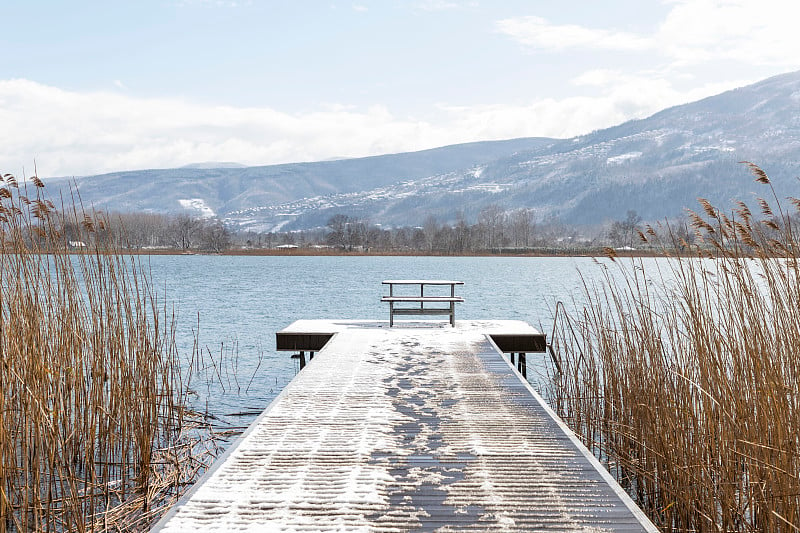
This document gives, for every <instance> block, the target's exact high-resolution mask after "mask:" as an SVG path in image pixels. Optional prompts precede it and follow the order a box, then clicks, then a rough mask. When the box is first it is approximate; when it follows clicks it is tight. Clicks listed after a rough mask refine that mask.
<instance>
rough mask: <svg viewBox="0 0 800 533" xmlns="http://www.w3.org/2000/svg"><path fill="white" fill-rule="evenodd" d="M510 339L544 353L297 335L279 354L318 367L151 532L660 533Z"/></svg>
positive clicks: (476, 332) (311, 330) (287, 334)
mask: <svg viewBox="0 0 800 533" xmlns="http://www.w3.org/2000/svg"><path fill="white" fill-rule="evenodd" d="M281 333H282V334H283V335H281ZM503 335H506V336H507V337H504V339H505V340H504V341H503V342H513V343H514V350H515V351H519V352H523V351H526V350H527V348H529V347H533V346H539V344H534V343H535V342H539V341H535V340H534V339H537V338H538V339H539V340H540V341H541V342H543V336H542V335H541V334H540V333H538V332H537V331H536V330H535V329H534V328H531V327H530V326H529V325H527V324H526V323H524V322H519V321H468V320H459V321H458V322H457V323H456V325H455V327H451V326H450V324H448V323H442V322H441V321H438V322H434V321H431V322H423V321H418V322H402V321H397V322H395V324H394V327H392V328H390V327H389V324H388V322H386V321H383V322H381V321H330V320H320V321H299V322H296V323H294V324H292V325H291V326H290V327H288V328H286V329H285V330H283V331H282V332H280V333H279V337H278V338H279V345H280V343H281V342H282V341H281V340H280V339H281V337H283V342H286V343H287V344H285V345H284V348H283V349H287V350H289V349H291V350H301V349H303V348H302V347H301V346H306V345H303V343H304V342H306V341H307V342H310V343H314V346H315V347H316V348H317V349H316V350H311V349H310V348H308V347H306V348H305V349H306V350H310V351H316V355H315V356H314V358H313V360H310V361H309V362H308V364H306V366H305V368H304V369H303V370H302V371H300V372H299V373H298V375H297V376H296V377H295V378H294V380H292V382H291V383H289V385H287V386H286V388H285V389H284V390H283V391H282V392H281V394H280V395H279V396H278V397H277V398H275V400H274V401H273V402H272V403H271V404H270V405H269V407H267V409H266V410H265V411H264V412H263V413H262V414H261V415H260V416H259V417H258V419H257V420H256V421H255V422H254V423H253V424H252V425H251V426H250V427H249V428H248V430H247V431H246V432H245V433H244V435H242V437H241V438H240V440H239V441H238V442H237V443H236V444H234V445H233V446H232V447H231V448H230V449H229V450H228V451H227V452H226V453H225V454H224V455H223V456H222V457H221V458H220V459H219V460H218V461H217V462H216V463H215V464H214V466H213V467H212V468H211V470H209V472H207V473H206V475H205V476H204V477H203V479H201V480H200V481H199V482H198V483H197V484H196V485H195V486H194V487H193V488H192V489H191V490H190V492H189V493H188V494H187V495H186V496H185V497H184V498H183V499H182V500H181V501H180V502H179V503H178V505H176V506H175V507H174V508H173V509H172V510H171V511H170V512H169V513H167V515H165V517H164V518H163V519H162V520H161V521H160V522H159V523H158V524H156V526H155V528H154V531H158V532H163V533H167V532H170V533H171V532H192V533H195V532H197V531H233V530H235V531H387V532H388V531H540V530H550V531H585V532H601V531H609V532H611V531H631V532H632V531H648V532H656V531H658V530H657V529H656V528H655V527H654V526H653V525H652V523H650V521H649V520H648V519H647V518H646V517H645V515H644V514H643V513H642V512H641V510H639V509H638V508H637V507H636V505H635V504H634V503H633V502H632V501H631V500H630V498H629V497H628V496H627V495H626V494H625V493H624V491H623V490H622V489H621V488H620V487H619V485H617V483H616V482H615V481H614V480H613V479H612V477H611V476H610V475H609V474H608V472H606V470H605V469H604V468H603V467H602V465H600V463H599V462H598V461H597V460H596V459H595V458H594V456H592V454H591V453H590V452H589V451H588V450H587V449H586V448H585V447H584V446H583V445H582V444H581V443H580V442H579V440H578V439H577V438H576V437H575V436H574V434H573V433H572V432H571V431H570V430H569V429H568V428H567V427H566V426H565V424H564V423H563V422H562V421H561V420H560V419H558V417H557V416H556V415H555V414H554V413H553V412H552V410H551V409H550V408H549V407H548V406H547V405H546V404H545V402H544V401H543V400H542V399H541V397H540V396H539V395H538V394H537V393H536V392H535V391H534V390H533V389H532V388H531V386H530V385H529V384H528V382H527V381H526V380H524V379H523V378H522V376H521V375H520V373H519V372H518V371H517V370H516V369H515V368H514V366H513V365H512V364H511V362H510V361H509V359H508V358H506V357H504V356H503V354H502V349H501V348H499V347H498V344H497V342H495V340H493V336H496V337H497V338H501V337H502V336H503ZM508 336H510V337H508ZM525 336H528V337H529V339H528V341H525V340H524V338H523V337H525ZM304 339H305V340H304ZM526 342H529V343H530V344H526ZM292 343H294V345H293V346H291V347H290V345H291V344H292ZM523 348H525V349H523ZM527 351H541V350H532V349H531V350H527Z"/></svg>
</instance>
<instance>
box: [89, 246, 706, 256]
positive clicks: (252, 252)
mask: <svg viewBox="0 0 800 533" xmlns="http://www.w3.org/2000/svg"><path fill="white" fill-rule="evenodd" d="M614 252H615V254H616V257H667V255H666V254H664V253H663V252H660V251H655V250H652V251H651V250H615V251H614ZM78 253H80V252H78ZM122 253H124V254H130V255H175V256H179V255H186V256H190V255H203V256H214V255H216V256H245V257H246V256H252V257H268V256H276V257H281V256H286V257H292V256H298V257H317V256H319V257H608V253H607V252H606V251H605V250H603V249H601V248H591V249H585V250H564V251H557V250H542V251H527V252H488V251H487V252H469V253H453V254H448V253H441V252H430V253H424V252H420V251H419V250H409V251H364V250H358V251H356V250H353V251H345V250H331V249H324V250H312V249H308V248H298V249H291V250H286V249H283V250H276V249H237V250H225V251H221V252H209V251H191V252H185V251H180V250H173V249H170V250H142V249H125V250H122ZM674 255H676V256H677V255H686V254H677V253H676V254H674ZM691 255H695V254H691Z"/></svg>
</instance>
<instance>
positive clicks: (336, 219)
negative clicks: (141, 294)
mask: <svg viewBox="0 0 800 533" xmlns="http://www.w3.org/2000/svg"><path fill="white" fill-rule="evenodd" d="M101 218H102V220H103V221H104V222H103V223H102V224H100V225H96V227H94V228H93V229H92V231H91V232H87V231H86V227H85V224H84V223H83V221H81V220H74V219H71V218H70V217H65V218H64V222H63V227H64V232H65V235H66V238H67V239H68V240H69V241H70V242H71V243H73V244H74V245H76V246H80V245H81V244H83V243H88V242H90V241H91V242H97V241H104V242H109V243H113V244H114V245H115V246H118V247H123V248H130V249H141V250H159V249H163V250H179V251H202V252H224V251H228V250H231V249H244V250H268V249H274V248H278V247H298V248H309V247H317V248H327V249H331V250H336V251H344V252H375V253H383V252H386V253H391V252H398V253H426V254H445V255H458V254H469V253H505V252H510V253H513V252H526V251H531V252H535V251H537V250H540V251H542V252H547V251H570V250H574V251H580V250H587V249H597V248H600V247H605V246H610V247H616V248H622V249H627V248H640V247H641V246H642V242H641V239H640V233H641V232H642V231H643V229H644V228H645V226H644V224H643V222H642V219H641V217H640V216H639V215H638V214H637V213H636V211H628V212H627V213H626V214H625V216H624V217H620V219H619V220H613V221H608V222H607V223H606V224H603V225H600V226H595V227H580V228H579V227H576V226H570V225H567V224H563V223H561V222H560V221H559V220H558V219H553V218H551V219H546V220H539V219H538V218H537V216H536V213H535V211H534V210H532V209H511V210H509V209H505V208H503V207H502V206H500V205H496V204H492V205H489V206H487V207H486V208H484V209H483V210H481V211H480V213H479V214H478V217H477V220H476V221H475V222H472V223H470V222H468V221H467V220H466V219H465V218H464V217H459V218H458V219H457V220H456V222H455V223H446V222H440V221H439V220H437V219H436V218H435V217H433V216H429V217H427V218H426V219H425V220H424V221H423V222H422V224H421V225H419V226H404V227H386V226H382V225H381V224H377V223H373V222H371V221H369V220H368V219H365V218H360V217H354V216H350V215H346V214H335V215H333V216H332V217H330V218H329V220H328V222H327V224H326V225H325V226H324V227H320V228H314V229H308V230H297V231H282V232H253V231H236V230H235V229H232V228H230V227H228V226H226V224H225V223H224V222H223V221H221V220H220V219H218V218H203V217H197V216H193V215H191V214H188V213H180V214H154V213H111V214H103V215H102V217H101ZM675 228H678V230H679V231H680V230H681V229H682V228H683V226H682V225H681V224H677V225H674V226H673V230H674V229H675ZM681 236H682V238H684V239H687V240H689V239H691V236H690V235H689V234H688V233H687V232H686V231H685V230H684V231H681Z"/></svg>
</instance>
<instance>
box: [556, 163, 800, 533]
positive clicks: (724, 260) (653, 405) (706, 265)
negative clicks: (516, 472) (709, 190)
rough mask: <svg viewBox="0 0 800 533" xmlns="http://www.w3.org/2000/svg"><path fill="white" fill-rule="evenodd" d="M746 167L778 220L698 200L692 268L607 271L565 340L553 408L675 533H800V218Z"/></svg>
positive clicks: (624, 265) (763, 207)
mask: <svg viewBox="0 0 800 533" xmlns="http://www.w3.org/2000/svg"><path fill="white" fill-rule="evenodd" d="M746 164H747V165H748V167H749V168H750V170H751V171H752V173H753V174H754V175H755V177H756V181H758V182H759V183H760V184H762V185H763V186H766V187H768V188H769V191H770V193H771V194H772V196H773V198H775V202H773V204H772V205H771V204H770V203H768V202H767V201H765V200H763V199H759V200H758V204H759V209H758V212H760V213H761V215H762V216H763V217H766V218H762V219H760V221H759V222H760V223H758V224H756V223H754V222H755V220H754V215H753V211H751V210H750V208H748V206H747V205H746V204H744V203H739V204H738V206H737V209H736V210H735V211H734V213H732V214H731V215H730V216H727V215H724V214H723V213H722V212H721V211H720V210H719V209H717V208H716V207H714V206H712V205H711V204H710V203H708V202H707V201H704V200H703V201H701V202H700V203H701V207H702V213H691V214H690V220H691V221H692V225H693V227H694V230H695V234H696V235H697V236H698V237H699V238H700V240H699V241H698V244H696V245H692V248H691V250H690V251H691V252H693V254H691V255H693V257H688V258H687V257H681V258H677V257H672V258H668V259H665V260H659V261H650V262H647V261H644V260H633V261H632V262H630V263H629V262H623V261H621V260H619V259H617V260H616V262H615V263H614V264H606V265H605V274H604V276H603V279H602V281H601V282H599V283H596V284H592V283H589V282H586V284H585V292H586V297H587V299H588V302H589V303H588V304H587V305H586V306H585V307H583V308H582V309H578V310H576V311H574V312H573V313H570V314H569V315H567V316H563V315H562V317H559V322H558V323H557V324H558V328H557V334H556V335H555V338H554V339H553V344H554V348H555V349H556V350H557V351H558V352H559V353H560V354H561V356H562V361H561V365H562V369H563V372H562V373H561V374H556V379H555V386H554V388H553V390H552V391H550V399H551V401H552V403H553V404H554V406H555V407H556V408H557V411H559V412H560V414H561V415H562V416H563V417H564V418H565V420H567V421H568V423H569V424H570V425H571V427H572V428H573V429H574V430H575V431H576V433H578V434H579V435H580V436H581V437H582V438H583V440H584V442H586V444H587V445H588V446H589V447H590V448H591V449H593V450H594V451H595V453H596V454H598V455H599V456H600V457H601V458H602V459H603V460H604V461H606V464H607V465H608V468H609V470H610V471H611V472H612V473H614V474H616V476H617V479H619V481H620V482H621V484H622V485H623V486H624V487H626V488H627V489H628V491H629V492H630V493H631V494H632V495H633V496H634V498H635V499H636V500H637V501H638V503H639V504H640V505H641V506H642V508H643V509H645V511H646V512H648V513H649V515H650V516H651V518H652V519H653V521H654V522H655V523H656V524H657V525H659V526H660V527H661V528H662V529H663V530H664V531H703V532H705V531H709V532H712V531H713V532H723V531H724V532H728V531H800V357H798V348H797V339H798V338H800V304H798V302H800V263H799V262H798V242H797V240H796V238H795V235H796V229H795V224H796V222H797V214H796V213H795V214H789V213H786V212H784V211H783V208H782V207H781V205H780V202H778V201H777V197H775V193H774V190H773V189H772V184H771V183H770V181H769V178H768V177H767V175H766V173H765V172H764V171H763V170H762V169H760V168H759V167H757V166H756V165H753V164H752V163H746ZM792 203H793V204H794V205H795V207H800V203H798V202H796V201H792ZM679 244H682V245H684V246H688V245H687V243H686V242H685V241H683V242H681V243H678V242H677V239H675V238H672V239H670V240H668V241H666V242H665V243H662V251H663V253H664V254H665V255H670V254H671V253H672V250H674V249H677V248H678V247H679Z"/></svg>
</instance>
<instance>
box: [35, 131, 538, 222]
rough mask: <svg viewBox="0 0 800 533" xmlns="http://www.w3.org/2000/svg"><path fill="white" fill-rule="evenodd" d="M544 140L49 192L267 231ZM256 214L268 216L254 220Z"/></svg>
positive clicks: (58, 186)
mask: <svg viewBox="0 0 800 533" xmlns="http://www.w3.org/2000/svg"><path fill="white" fill-rule="evenodd" d="M549 142H550V140H549V139H538V138H526V139H512V140H507V141H486V142H476V143H468V144H459V145H453V146H445V147H442V148H434V149H431V150H423V151H419V152H409V153H402V154H391V155H383V156H374V157H364V158H359V159H340V160H334V161H322V162H313V163H290V164H283V165H271V166H260V167H246V168H230V167H223V168H187V167H184V168H177V169H158V170H136V171H127V172H114V173H109V174H101V175H97V176H87V177H79V178H69V179H66V178H55V179H51V180H48V190H49V191H50V193H51V194H53V195H54V196H55V197H57V196H58V191H59V190H62V191H63V190H67V189H68V188H69V186H70V185H74V186H77V188H78V191H79V192H80V196H81V199H82V201H83V203H84V205H91V206H94V207H95V208H98V209H107V210H111V211H119V212H128V211H143V212H155V213H171V212H172V213H174V212H177V211H180V210H189V211H193V212H194V213H195V214H198V215H201V216H207V215H209V214H210V215H216V216H219V217H220V218H223V219H225V220H226V221H227V222H229V223H231V224H235V225H237V226H239V227H241V228H246V229H252V230H256V231H267V230H270V229H272V228H274V227H276V226H277V225H284V224H285V223H286V222H287V220H289V219H291V217H289V219H287V217H285V216H282V213H283V212H284V210H285V208H286V207H285V206H288V205H292V204H293V203H296V202H298V201H300V202H306V203H309V202H310V203H311V204H312V205H313V204H316V203H319V200H317V199H318V198H325V197H334V196H336V197H339V196H342V195H344V196H345V197H346V196H348V195H351V196H353V197H356V196H358V195H359V194H361V193H362V192H363V191H365V190H378V189H380V188H383V187H389V186H391V185H395V184H399V183H403V182H408V181H412V182H414V181H418V180H423V179H424V178H428V177H430V176H436V175H440V174H443V173H450V172H455V171H457V170H460V169H464V168H470V167H474V166H475V165H484V164H487V163H489V162H491V161H494V160H496V159H498V158H500V157H506V156H509V155H512V154H514V153H516V152H519V151H522V150H530V149H533V148H537V147H539V146H542V145H544V144H547V143H549ZM202 166H203V167H205V166H207V165H202ZM54 189H55V191H54ZM252 210H255V213H256V214H255V215H253V214H252V213H251V211H252ZM259 211H263V212H264V213H267V216H260V215H259Z"/></svg>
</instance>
